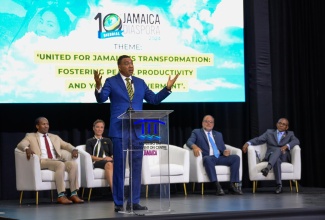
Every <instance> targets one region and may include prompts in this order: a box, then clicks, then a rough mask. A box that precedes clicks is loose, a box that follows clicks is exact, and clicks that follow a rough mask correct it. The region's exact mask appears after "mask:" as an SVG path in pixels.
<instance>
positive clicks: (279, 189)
mask: <svg viewBox="0 0 325 220" xmlns="http://www.w3.org/2000/svg"><path fill="white" fill-rule="evenodd" d="M275 193H276V194H280V193H282V185H277V187H276V189H275Z"/></svg>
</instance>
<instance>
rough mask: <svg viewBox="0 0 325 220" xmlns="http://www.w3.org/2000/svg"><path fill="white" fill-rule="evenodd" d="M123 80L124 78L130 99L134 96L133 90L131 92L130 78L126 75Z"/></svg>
mask: <svg viewBox="0 0 325 220" xmlns="http://www.w3.org/2000/svg"><path fill="white" fill-rule="evenodd" d="M125 80H126V89H127V90H128V94H129V97H130V100H132V99H133V96H134V92H133V88H132V84H131V82H130V80H131V79H130V78H128V77H127V78H125Z"/></svg>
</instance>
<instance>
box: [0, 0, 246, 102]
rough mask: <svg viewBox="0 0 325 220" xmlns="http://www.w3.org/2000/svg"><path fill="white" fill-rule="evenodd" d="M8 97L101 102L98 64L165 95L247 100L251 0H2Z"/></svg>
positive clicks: (1, 67) (3, 90)
mask: <svg viewBox="0 0 325 220" xmlns="http://www.w3.org/2000/svg"><path fill="white" fill-rule="evenodd" d="M0 26H1V28H0V57H1V58H0V77H1V81H0V103H93V102H96V100H95V96H94V79H93V70H94V69H98V70H99V71H100V73H101V74H102V76H103V80H102V81H103V83H104V80H105V78H107V77H111V76H113V75H115V74H118V68H117V57H118V56H120V55H123V54H127V55H130V56H131V57H132V59H133V61H134V67H135V71H134V76H138V77H140V78H143V79H144V80H145V81H146V83H147V85H148V87H149V88H150V89H152V90H153V91H155V92H157V91H159V90H160V89H161V88H163V87H164V86H165V85H166V82H167V79H168V76H171V77H174V76H175V75H176V74H180V76H179V77H178V79H177V81H176V83H175V85H174V88H173V94H172V95H170V96H169V97H168V98H167V99H165V100H164V102H177V103H179V102H244V101H245V80H244V43H243V0H157V1H155V0H51V1H50V0H38V1H36V0H1V4H0Z"/></svg>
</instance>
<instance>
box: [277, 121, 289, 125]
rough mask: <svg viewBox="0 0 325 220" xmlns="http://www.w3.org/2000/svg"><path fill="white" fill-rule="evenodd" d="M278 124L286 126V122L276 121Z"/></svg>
mask: <svg viewBox="0 0 325 220" xmlns="http://www.w3.org/2000/svg"><path fill="white" fill-rule="evenodd" d="M278 125H283V126H288V125H287V124H286V123H282V122H278Z"/></svg>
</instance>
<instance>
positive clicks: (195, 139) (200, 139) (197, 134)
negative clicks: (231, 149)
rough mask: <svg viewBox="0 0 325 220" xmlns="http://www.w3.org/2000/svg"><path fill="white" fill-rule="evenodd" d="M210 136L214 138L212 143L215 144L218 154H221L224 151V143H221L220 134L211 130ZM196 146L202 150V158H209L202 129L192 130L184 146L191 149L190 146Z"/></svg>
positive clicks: (207, 142) (207, 143)
mask: <svg viewBox="0 0 325 220" xmlns="http://www.w3.org/2000/svg"><path fill="white" fill-rule="evenodd" d="M212 136H213V138H214V142H215V143H216V145H217V147H218V149H219V151H220V154H221V155H222V154H223V151H224V150H226V146H225V143H224V141H223V137H222V134H221V133H220V132H217V131H215V130H212ZM193 144H196V145H197V146H198V147H199V148H201V150H202V156H203V157H205V156H209V155H210V154H209V153H210V147H209V141H208V138H207V136H206V134H205V132H204V130H203V129H202V128H200V129H194V130H193V131H192V134H191V136H190V138H189V139H188V140H187V142H186V145H187V146H188V147H189V148H191V149H192V145H193Z"/></svg>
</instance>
